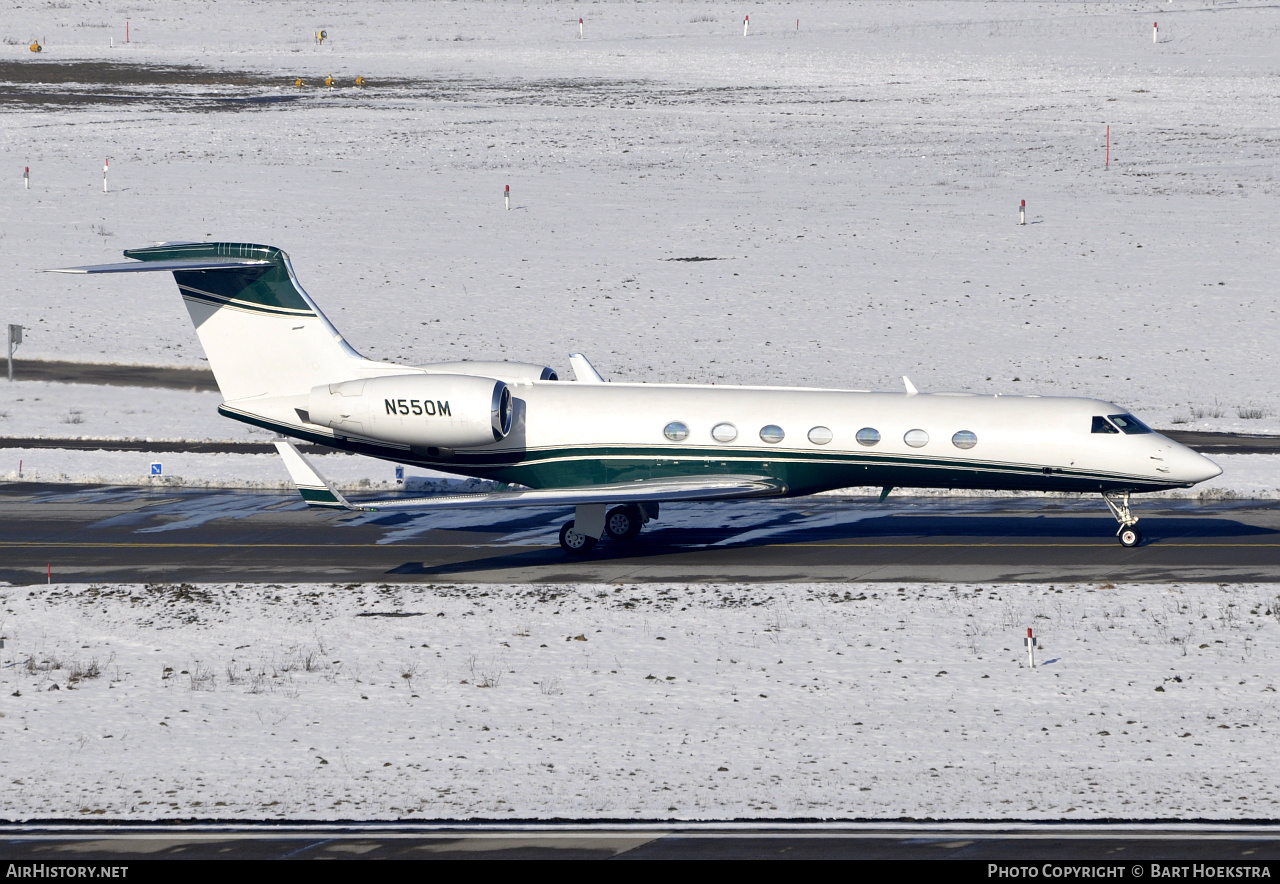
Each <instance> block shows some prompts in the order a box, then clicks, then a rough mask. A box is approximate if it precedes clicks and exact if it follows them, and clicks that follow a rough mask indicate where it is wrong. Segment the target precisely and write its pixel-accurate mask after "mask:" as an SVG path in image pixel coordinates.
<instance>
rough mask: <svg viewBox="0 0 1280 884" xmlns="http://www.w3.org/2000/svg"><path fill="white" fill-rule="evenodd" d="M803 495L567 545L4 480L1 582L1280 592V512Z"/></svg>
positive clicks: (667, 515) (666, 516)
mask: <svg viewBox="0 0 1280 884" xmlns="http://www.w3.org/2000/svg"><path fill="white" fill-rule="evenodd" d="M1137 511H1138V513H1139V515H1140V516H1141V517H1142V522H1141V527H1142V529H1143V531H1144V532H1145V534H1146V536H1147V538H1148V540H1147V541H1146V543H1145V544H1144V545H1143V546H1141V547H1139V548H1137V549H1125V548H1123V547H1121V546H1120V545H1119V543H1117V542H1116V540H1115V537H1114V534H1115V522H1114V520H1113V519H1112V518H1111V517H1110V515H1108V514H1107V513H1106V511H1105V510H1104V509H1103V507H1102V505H1101V502H1100V501H1096V500H1094V499H1092V498H1083V499H1074V498H989V499H973V498H909V497H901V498H892V497H891V498H890V499H889V500H888V501H886V502H885V503H883V504H881V503H878V502H876V500H875V499H874V498H853V499H840V498H831V497H821V498H802V499H797V500H786V501H743V502H726V503H718V504H686V505H682V506H676V505H670V506H664V507H663V510H662V518H661V519H659V520H658V521H656V522H654V523H652V524H651V525H650V526H648V527H647V528H646V529H645V531H644V533H642V534H641V535H640V537H639V538H638V539H637V540H636V541H635V542H634V543H632V544H625V545H624V544H615V543H608V542H605V543H601V544H600V546H598V547H597V548H596V550H595V551H594V552H593V554H591V555H590V556H588V557H587V558H585V559H572V558H569V557H567V556H566V555H565V554H564V553H563V552H562V551H561V550H560V548H559V546H558V545H557V541H556V537H557V532H558V530H559V527H560V525H561V524H562V523H563V522H564V521H565V520H566V519H568V518H572V510H569V509H564V508H549V509H541V508H538V509H534V508H520V509H514V508H513V509H505V510H504V509H492V510H465V511H453V512H450V511H443V512H431V513H423V514H417V515H413V514H407V513H396V514H380V513H349V512H346V511H329V510H317V509H308V508H307V507H306V506H305V505H304V504H303V503H302V502H301V500H300V499H299V498H298V496H297V495H296V494H293V493H291V492H289V493H286V492H260V491H259V492H248V491H228V490H196V489H185V488H184V489H174V490H167V489H164V488H155V489H139V488H110V487H101V486H92V487H75V486H65V485H34V484H26V485H24V484H20V483H15V484H8V485H4V486H0V580H3V581H8V582H9V583H13V584H29V583H38V582H44V581H46V580H48V579H52V580H54V581H58V582H103V581H111V582H153V581H167V582H193V583H195V582H209V581H226V580H246V581H268V582H270V581H288V582H326V583H328V582H386V581H404V582H431V581H449V582H490V583H548V582H551V583H555V582H619V581H624V582H625V581H632V582H646V581H677V582H683V581H698V582H703V581H705V582H713V583H736V582H758V581H925V582H937V581H944V582H969V581H1032V582H1090V581H1094V582H1097V581H1144V582H1166V581H1174V582H1176V581H1184V582H1185V581H1197V580H1232V581H1259V582H1277V581H1280V502H1277V501H1224V502H1216V503H1202V502H1197V501H1169V500H1166V501H1158V500H1157V501H1148V502H1146V503H1142V502H1139V503H1138V504H1137Z"/></svg>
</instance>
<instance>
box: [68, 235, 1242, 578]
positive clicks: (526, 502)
mask: <svg viewBox="0 0 1280 884" xmlns="http://www.w3.org/2000/svg"><path fill="white" fill-rule="evenodd" d="M124 254H125V256H126V257H128V258H130V259H133V260H131V261H129V262H128V263H124V264H103V265H96V266H91V267H72V268H67V269H65V270H62V271H59V272H64V273H133V272H147V271H168V272H172V273H173V276H174V279H175V280H177V283H178V289H179V291H180V292H181V293H182V298H183V300H184V301H185V302H186V305H187V310H188V312H189V313H190V314H191V319H192V321H193V322H194V323H195V326H196V333H197V334H198V335H199V337H200V344H201V346H202V347H203V348H204V352H205V354H206V356H207V357H208V359H209V367H210V368H211V369H213V374H214V377H215V379H216V380H217V382H218V387H219V389H220V390H221V391H222V395H223V399H224V402H223V404H222V405H221V406H220V407H219V408H218V411H219V413H220V414H222V415H224V416H225V417H229V418H231V419H233V420H238V421H243V422H244V423H247V424H252V425H254V426H258V427H263V428H266V429H269V430H273V431H275V432H276V433H279V434H280V435H281V436H282V437H291V438H293V439H302V440H306V441H308V442H314V443H317V444H320V445H325V446H328V447H330V448H336V449H341V450H343V451H351V452H355V453H357V454H363V455H367V456H369V457H376V458H381V459H383V460H389V461H394V462H396V463H401V464H410V465H413V466H418V467H429V468H431V469H433V470H440V471H443V472H447V473H456V474H460V475H463V476H474V477H480V478H485V479H492V480H496V481H498V482H502V483H508V484H518V485H521V486H524V487H525V489H527V490H506V491H495V492H492V493H484V494H467V495H450V496H437V497H428V498H418V499H412V498H394V499H390V500H377V501H349V500H347V499H346V498H345V497H344V496H343V495H342V494H340V493H339V492H338V491H337V490H336V489H335V488H334V487H333V486H332V485H331V484H330V483H329V482H327V481H326V480H325V479H324V478H322V477H321V476H320V474H319V473H318V472H317V471H316V470H315V469H314V468H313V467H312V466H311V464H310V463H308V462H307V461H306V459H305V458H303V456H302V455H301V454H300V453H299V452H298V449H297V448H296V447H294V445H293V443H292V442H290V441H288V439H284V438H282V439H281V440H279V441H277V442H276V446H277V448H278V449H279V451H280V454H281V456H282V457H283V459H284V462H285V465H286V466H287V467H288V470H289V474H290V476H291V477H292V479H293V480H294V482H295V483H296V484H297V486H298V489H299V491H300V492H301V493H302V496H303V498H304V499H305V500H306V502H307V503H308V504H311V505H313V506H323V507H342V508H345V509H349V510H359V511H375V510H427V509H438V508H456V507H481V506H486V507H492V506H544V507H545V506H557V505H562V506H573V507H575V508H576V509H575V511H574V518H573V519H572V520H570V521H568V522H566V523H565V525H564V527H563V528H562V529H561V530H560V545H561V546H562V547H563V548H564V549H565V551H566V552H569V553H574V554H585V553H587V552H589V551H590V550H591V549H592V548H593V547H594V546H595V545H596V543H597V542H598V541H600V540H601V539H603V538H604V537H605V536H608V537H609V538H611V539H612V540H615V541H626V540H630V539H632V538H634V537H635V536H636V535H637V534H638V533H639V532H640V530H641V528H642V527H643V526H644V525H645V524H646V523H647V522H649V521H650V520H652V519H655V518H657V517H658V514H659V505H660V504H663V503H670V502H676V501H711V500H734V499H741V498H761V497H793V496H798V495H805V494H814V493H816V492H819V491H828V490H831V489H836V488H848V487H853V486H877V487H880V488H881V489H883V491H882V494H881V500H883V499H884V497H885V496H887V495H888V493H889V491H890V490H891V489H894V488H968V489H992V490H1011V491H1070V492H1092V493H1098V494H1101V495H1102V498H1103V500H1104V501H1106V504H1107V506H1108V508H1109V509H1110V510H1111V513H1112V515H1114V516H1115V518H1116V520H1117V521H1118V522H1119V523H1120V529H1119V531H1118V532H1117V536H1118V537H1119V539H1120V543H1122V544H1123V545H1124V546H1127V547H1133V546H1137V545H1138V544H1140V543H1141V542H1142V534H1141V532H1140V531H1139V530H1138V528H1137V522H1138V519H1137V517H1136V516H1135V515H1134V514H1133V512H1132V510H1131V509H1130V506H1129V501H1130V495H1131V494H1132V493H1134V492H1143V491H1159V490H1162V489H1166V488H1186V487H1190V486H1192V485H1195V484H1196V483H1198V482H1203V481H1205V480H1206V479H1210V478H1212V477H1214V476H1217V475H1219V474H1220V473H1221V472H1222V471H1221V470H1220V469H1219V468H1218V467H1217V465H1215V464H1214V463H1213V462H1212V461H1210V460H1209V459H1207V458H1205V457H1202V456H1201V455H1199V454H1197V453H1196V452H1194V451H1191V450H1190V449H1188V448H1185V447H1183V446H1182V445H1179V444H1178V443H1176V442H1174V441H1172V440H1171V439H1168V438H1166V437H1164V436H1162V435H1160V434H1159V433H1155V432H1153V431H1152V430H1151V429H1149V428H1148V427H1147V426H1146V425H1145V424H1143V423H1142V422H1141V421H1140V420H1138V419H1137V418H1135V417H1134V416H1133V415H1131V414H1129V413H1128V412H1126V411H1125V410H1124V409H1123V408H1120V407H1119V406H1116V405H1113V404H1111V403H1109V402H1102V401H1099V400H1096V399H1076V398H1066V397H1040V396H1001V395H995V396H978V395H974V394H969V393H933V394H926V393H919V392H918V391H917V390H916V389H915V387H913V386H912V385H911V382H910V381H909V380H907V379H906V378H903V381H904V385H905V388H906V389H905V392H903V393H870V392H866V391H860V390H822V389H810V388H793V387H733V386H720V385H695V384H632V383H625V384H624V383H606V382H604V381H603V379H602V378H601V377H600V375H599V374H598V373H597V372H596V371H595V369H594V368H592V367H591V364H590V363H589V362H588V361H587V359H586V358H585V357H584V356H582V355H581V354H574V355H573V356H571V357H570V361H571V365H572V367H573V371H574V376H575V378H576V380H575V381H573V382H565V381H560V380H558V379H557V377H556V373H555V372H554V371H552V370H551V369H550V368H547V367H545V366H541V365H527V364H523V363H513V362H447V363H439V364H436V365H425V366H408V365H395V364H393V363H388V362H377V361H374V360H372V359H366V358H364V357H363V356H361V355H360V354H359V353H357V352H356V351H355V350H354V349H352V347H351V345H350V344H348V343H347V342H346V341H345V340H344V339H343V337H342V335H341V334H339V333H338V331H337V330H336V329H335V328H334V327H333V325H332V324H331V323H330V322H329V320H328V319H326V318H325V316H324V314H323V313H321V312H320V309H319V308H318V307H317V306H316V304H315V302H314V301H312V300H311V298H310V296H308V295H307V293H306V292H305V291H303V289H302V286H300V285H299V284H298V281H297V279H296V278H295V276H294V273H293V268H292V266H291V264H290V262H289V257H288V255H286V254H285V253H284V252H282V251H281V250H280V249H277V248H274V247H272V246H262V245H252V244H245V243H163V244H161V245H157V246H155V247H152V248H142V249H130V250H127V251H126V252H125V253H124Z"/></svg>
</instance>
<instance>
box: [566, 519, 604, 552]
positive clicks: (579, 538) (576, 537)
mask: <svg viewBox="0 0 1280 884" xmlns="http://www.w3.org/2000/svg"><path fill="white" fill-rule="evenodd" d="M595 546H596V538H594V537H587V536H586V535H585V534H579V533H578V532H577V531H574V530H573V519H570V520H569V521H567V522H565V523H564V527H562V528H561V529H560V548H561V549H562V550H564V551H565V552H567V553H568V554H569V555H571V556H585V555H586V554H587V553H589V552H591V550H593V549H595Z"/></svg>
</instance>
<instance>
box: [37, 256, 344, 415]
mask: <svg viewBox="0 0 1280 884" xmlns="http://www.w3.org/2000/svg"><path fill="white" fill-rule="evenodd" d="M124 254H125V257H127V258H133V259H135V260H133V261H130V262H128V263H124V264H99V265H94V266H89V267H70V268H66V269H65V270H63V271H60V272H64V273H138V272H147V271H169V272H172V273H173V278H174V280H175V281H176V282H177V283H178V289H179V291H180V292H181V294H182V299H183V301H184V302H185V303H186V305H187V312H188V313H190V315H191V321H192V322H193V323H195V327H196V334H197V335H198V336H199V338H200V345H201V346H202V347H203V348H204V352H205V356H206V357H207V358H208V360H209V368H211V369H212V370H213V375H214V378H215V379H216V380H217V382H218V388H219V389H220V390H221V391H222V395H223V397H224V398H225V399H226V400H228V401H235V400H244V399H254V398H258V397H267V396H270V397H278V396H293V395H304V394H307V393H309V392H310V390H311V388H312V387H315V386H318V385H320V384H327V383H333V382H335V381H342V380H347V379H350V378H352V377H355V376H356V375H357V374H358V373H359V366H360V365H363V364H369V360H367V359H365V358H364V357H362V356H361V355H360V354H359V353H357V352H356V351H355V350H354V349H352V347H351V345H350V344H348V343H347V342H346V340H344V339H343V337H342V335H340V334H339V333H338V331H337V329H335V328H334V327H333V325H332V324H331V323H330V322H329V320H328V319H327V318H325V315H324V314H323V313H321V312H320V310H319V308H318V307H316V305H315V302H313V301H312V300H311V298H310V296H309V295H307V293H306V292H305V291H303V289H302V286H300V285H299V284H298V281H297V278H296V277H295V276H294V274H293V267H292V266H291V265H290V263H289V256H288V255H287V254H285V253H284V252H283V251H281V250H280V249H278V248H276V247H274V246H264V245H256V244H253V243H163V244H161V245H158V246H152V247H150V248H143V249H127V250H126V251H125V253H124Z"/></svg>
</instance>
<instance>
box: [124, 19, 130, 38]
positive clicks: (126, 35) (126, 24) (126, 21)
mask: <svg viewBox="0 0 1280 884" xmlns="http://www.w3.org/2000/svg"><path fill="white" fill-rule="evenodd" d="M124 42H126V43H128V42H129V20H128V19H125V22H124Z"/></svg>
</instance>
